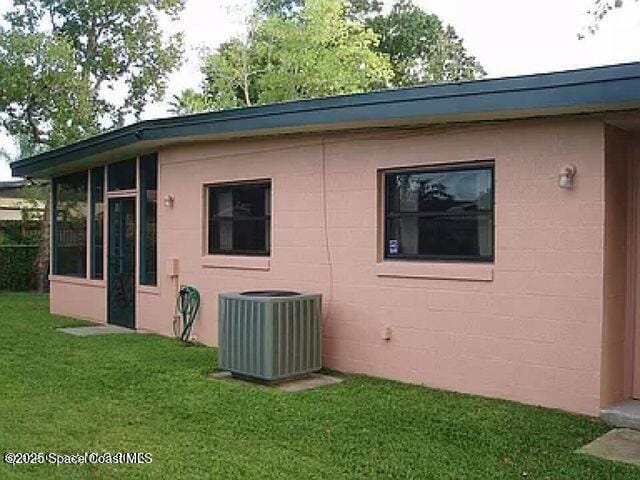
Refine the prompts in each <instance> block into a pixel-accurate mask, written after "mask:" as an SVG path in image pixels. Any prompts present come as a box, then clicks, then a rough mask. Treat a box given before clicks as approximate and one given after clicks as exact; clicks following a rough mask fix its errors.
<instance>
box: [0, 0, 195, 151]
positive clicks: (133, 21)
mask: <svg viewBox="0 0 640 480" xmlns="http://www.w3.org/2000/svg"><path fill="white" fill-rule="evenodd" d="M184 1H185V0H13V6H12V8H11V9H10V10H9V12H8V13H7V14H6V15H5V18H4V20H5V26H3V27H2V28H0V70H1V71H2V72H3V73H2V76H0V119H1V121H2V126H3V127H4V129H5V130H6V131H7V132H8V133H9V134H10V135H12V136H13V137H14V138H18V139H19V140H21V143H22V144H23V145H22V146H23V147H24V146H25V145H27V144H30V145H31V149H32V150H38V149H47V148H52V147H57V146H60V145H64V144H66V143H69V142H72V141H75V140H78V139H80V138H83V137H86V136H88V135H91V134H94V133H96V132H98V131H100V130H104V129H108V128H113V127H115V126H119V125H121V124H122V123H123V122H124V120H125V118H126V117H127V116H128V115H134V116H136V117H137V116H139V115H140V114H141V112H142V110H143V109H144V107H145V105H147V104H148V103H149V102H152V101H156V100H159V99H161V98H162V97H163V95H164V93H165V90H166V79H167V75H168V74H169V73H170V72H171V71H173V70H174V69H176V68H177V67H178V66H179V65H180V63H181V53H182V36H181V35H180V34H177V35H173V36H171V37H168V38H164V37H163V35H162V32H161V30H160V27H159V18H160V16H161V15H166V16H168V17H169V18H170V19H174V20H175V19H176V18H177V15H178V14H179V12H180V11H181V10H182V8H183V7H184ZM122 92H124V95H121V93H122ZM121 97H122V98H121ZM23 153H24V152H23Z"/></svg>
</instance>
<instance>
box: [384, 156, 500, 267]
mask: <svg viewBox="0 0 640 480" xmlns="http://www.w3.org/2000/svg"><path fill="white" fill-rule="evenodd" d="M385 177H386V178H385V185H386V215H385V217H386V219H385V257H386V258H400V259H402V258H404V259H433V260H477V261H491V260H493V166H491V165H482V166H472V167H449V168H439V169H425V170H420V171H406V172H390V173H387V174H386V176H385Z"/></svg>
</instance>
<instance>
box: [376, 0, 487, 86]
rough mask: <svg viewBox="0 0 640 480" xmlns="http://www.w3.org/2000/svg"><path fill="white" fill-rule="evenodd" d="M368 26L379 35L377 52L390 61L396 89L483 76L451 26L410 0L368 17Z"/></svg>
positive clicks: (401, 0)
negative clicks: (383, 54)
mask: <svg viewBox="0 0 640 480" xmlns="http://www.w3.org/2000/svg"><path fill="white" fill-rule="evenodd" d="M368 24H369V25H370V26H371V28H372V29H373V30H374V31H375V32H376V33H377V34H378V35H379V36H380V44H379V46H378V49H379V51H380V52H382V53H385V54H387V55H389V57H390V59H391V64H392V65H393V71H394V76H393V83H394V85H396V86H412V85H421V84H428V83H442V82H451V81H460V80H473V79H475V78H478V77H483V76H484V75H485V74H486V72H485V71H484V69H483V68H482V66H481V65H480V63H478V61H477V60H476V59H475V58H474V57H473V56H471V55H470V54H469V53H468V52H467V50H466V48H465V47H464V44H463V41H462V39H460V37H458V35H457V34H456V32H455V30H454V28H453V27H451V26H450V25H444V24H443V23H442V21H441V20H440V19H439V18H438V16H437V15H434V14H429V13H427V12H425V11H424V10H422V9H421V8H420V7H417V6H416V5H414V4H413V2H412V1H411V0H398V1H397V2H396V3H395V4H394V5H393V7H392V9H391V11H390V12H389V14H388V15H378V16H376V17H374V18H371V19H370V20H369V21H368Z"/></svg>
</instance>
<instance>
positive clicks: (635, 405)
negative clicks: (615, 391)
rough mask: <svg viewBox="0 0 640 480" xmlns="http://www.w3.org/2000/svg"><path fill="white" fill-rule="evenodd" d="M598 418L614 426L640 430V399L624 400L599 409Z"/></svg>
mask: <svg viewBox="0 0 640 480" xmlns="http://www.w3.org/2000/svg"><path fill="white" fill-rule="evenodd" d="M600 418H601V419H602V420H604V421H605V422H607V423H608V424H610V425H613V426H614V427H623V428H634V429H636V430H640V400H626V401H624V402H620V403H616V404H614V405H609V406H608V407H605V408H603V409H602V410H600Z"/></svg>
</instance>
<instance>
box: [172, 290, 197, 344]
mask: <svg viewBox="0 0 640 480" xmlns="http://www.w3.org/2000/svg"><path fill="white" fill-rule="evenodd" d="M198 310H200V294H199V293H198V290H196V289H195V288H193V287H189V286H186V285H183V286H182V287H180V291H179V292H178V299H177V300H176V315H175V316H174V319H173V334H174V335H175V337H176V339H177V340H182V341H183V342H188V341H189V338H190V337H191V328H192V327H193V322H194V321H195V319H196V316H197V315H198ZM181 321H182V322H181ZM180 323H182V325H180Z"/></svg>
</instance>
